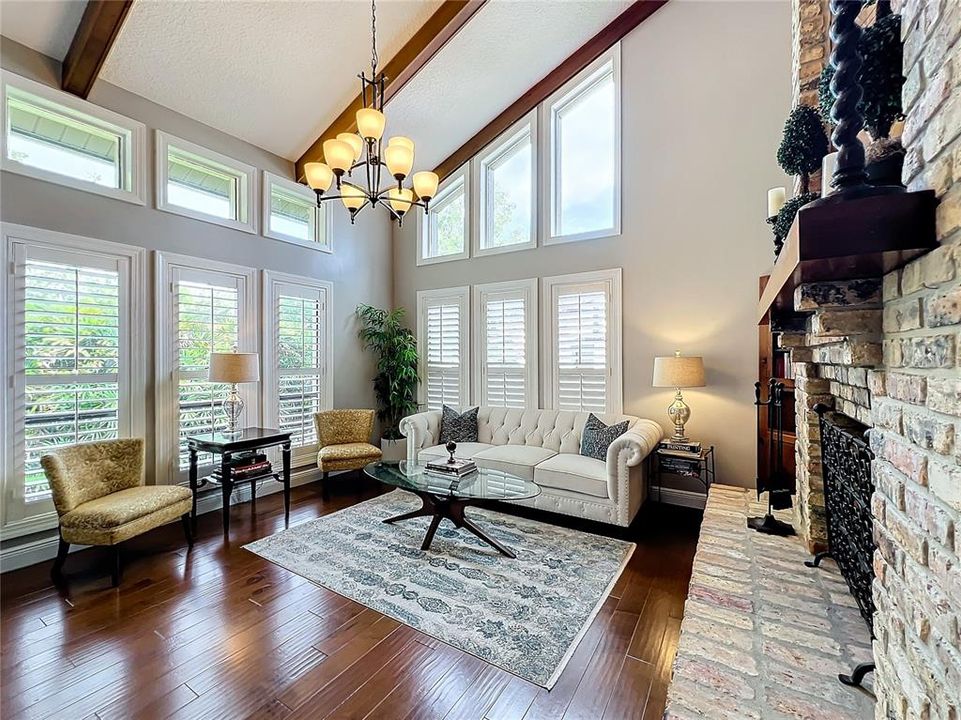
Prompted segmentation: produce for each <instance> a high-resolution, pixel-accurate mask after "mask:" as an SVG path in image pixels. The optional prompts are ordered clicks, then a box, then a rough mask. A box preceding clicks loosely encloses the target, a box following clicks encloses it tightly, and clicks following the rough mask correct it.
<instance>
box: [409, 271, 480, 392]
mask: <svg viewBox="0 0 961 720" xmlns="http://www.w3.org/2000/svg"><path fill="white" fill-rule="evenodd" d="M419 329H420V332H419V333H418V334H419V335H420V338H419V340H420V345H421V353H422V356H423V370H422V380H423V393H424V399H425V402H426V404H427V407H428V409H430V410H440V409H441V408H442V407H443V406H444V405H450V406H451V407H460V406H463V405H466V404H467V403H468V397H467V289H466V288H463V289H461V290H457V291H455V292H453V293H450V292H446V294H444V295H440V294H437V295H436V296H435V295H434V293H433V291H429V292H427V293H422V298H421V313H420V328H419Z"/></svg>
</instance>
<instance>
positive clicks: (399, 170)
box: [384, 144, 414, 180]
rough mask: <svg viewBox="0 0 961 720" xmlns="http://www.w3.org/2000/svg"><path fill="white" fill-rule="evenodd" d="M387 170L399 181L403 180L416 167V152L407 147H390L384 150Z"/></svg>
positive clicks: (398, 145) (397, 145)
mask: <svg viewBox="0 0 961 720" xmlns="http://www.w3.org/2000/svg"><path fill="white" fill-rule="evenodd" d="M384 159H385V160H386V161H387V170H389V171H390V174H391V175H393V176H394V177H395V178H396V179H397V180H403V179H404V178H405V177H407V175H408V174H409V173H410V169H411V168H412V167H413V166H414V151H413V150H412V149H411V148H410V147H408V146H407V145H400V144H396V145H388V146H387V149H386V150H384Z"/></svg>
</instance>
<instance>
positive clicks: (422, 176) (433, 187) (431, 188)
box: [414, 170, 440, 200]
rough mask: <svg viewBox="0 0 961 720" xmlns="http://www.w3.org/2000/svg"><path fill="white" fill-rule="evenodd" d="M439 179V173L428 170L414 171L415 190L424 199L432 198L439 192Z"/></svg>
mask: <svg viewBox="0 0 961 720" xmlns="http://www.w3.org/2000/svg"><path fill="white" fill-rule="evenodd" d="M439 181H440V178H438V177H437V173H432V172H428V171H426V170H422V171H421V172H417V173H414V192H415V193H417V197H419V198H421V199H422V200H430V199H431V198H432V197H434V196H435V195H436V194H437V183H438V182H439Z"/></svg>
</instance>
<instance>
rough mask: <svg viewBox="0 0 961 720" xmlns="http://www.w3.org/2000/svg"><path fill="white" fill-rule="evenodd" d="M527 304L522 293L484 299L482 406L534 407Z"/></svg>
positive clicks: (495, 295)
mask: <svg viewBox="0 0 961 720" xmlns="http://www.w3.org/2000/svg"><path fill="white" fill-rule="evenodd" d="M527 303H528V300H527V298H526V297H525V295H524V294H523V292H522V291H521V292H513V293H501V294H493V295H490V296H488V297H487V298H486V299H485V300H484V306H483V308H482V310H483V312H484V318H485V323H484V328H483V331H484V332H485V338H484V345H485V356H484V358H483V366H482V368H481V373H482V383H483V385H482V390H481V392H482V394H483V397H482V398H481V401H480V402H481V404H482V405H490V406H494V407H512V408H523V407H527V406H528V405H529V404H530V395H531V392H532V389H531V387H530V386H529V382H528V375H529V372H528V363H529V362H530V357H529V351H528V347H527V337H528V332H529V328H528V327H527V324H528V320H527V315H528V310H529V308H528V307H527Z"/></svg>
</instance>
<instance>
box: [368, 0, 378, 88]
mask: <svg viewBox="0 0 961 720" xmlns="http://www.w3.org/2000/svg"><path fill="white" fill-rule="evenodd" d="M377 60H378V58H377V0H370V73H371V77H376V76H377Z"/></svg>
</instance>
